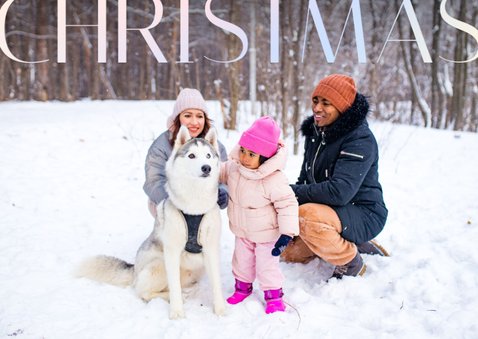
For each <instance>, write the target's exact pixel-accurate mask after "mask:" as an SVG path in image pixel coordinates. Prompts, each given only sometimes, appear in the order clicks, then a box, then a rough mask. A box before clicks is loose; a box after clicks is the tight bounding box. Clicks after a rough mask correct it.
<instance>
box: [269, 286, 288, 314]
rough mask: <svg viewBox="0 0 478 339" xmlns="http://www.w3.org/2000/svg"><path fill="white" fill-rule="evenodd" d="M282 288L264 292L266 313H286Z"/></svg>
mask: <svg viewBox="0 0 478 339" xmlns="http://www.w3.org/2000/svg"><path fill="white" fill-rule="evenodd" d="M283 295H284V293H282V288H279V289H277V290H267V291H264V299H265V300H266V313H267V314H269V313H274V312H284V311H285V304H284V302H283V301H282V296H283Z"/></svg>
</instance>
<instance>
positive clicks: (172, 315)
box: [169, 308, 184, 320]
mask: <svg viewBox="0 0 478 339" xmlns="http://www.w3.org/2000/svg"><path fill="white" fill-rule="evenodd" d="M181 318H184V310H182V309H173V308H171V309H170V310H169V319H171V320H175V319H181Z"/></svg>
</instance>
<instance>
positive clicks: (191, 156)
mask: <svg viewBox="0 0 478 339" xmlns="http://www.w3.org/2000/svg"><path fill="white" fill-rule="evenodd" d="M195 157H196V156H195V155H194V154H192V153H191V154H189V155H188V158H189V159H194V158H195Z"/></svg>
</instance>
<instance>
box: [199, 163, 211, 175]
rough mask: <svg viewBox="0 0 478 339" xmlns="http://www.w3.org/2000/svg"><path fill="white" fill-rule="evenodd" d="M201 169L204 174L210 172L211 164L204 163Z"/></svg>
mask: <svg viewBox="0 0 478 339" xmlns="http://www.w3.org/2000/svg"><path fill="white" fill-rule="evenodd" d="M201 171H202V172H203V173H204V174H209V172H211V166H209V165H202V167H201Z"/></svg>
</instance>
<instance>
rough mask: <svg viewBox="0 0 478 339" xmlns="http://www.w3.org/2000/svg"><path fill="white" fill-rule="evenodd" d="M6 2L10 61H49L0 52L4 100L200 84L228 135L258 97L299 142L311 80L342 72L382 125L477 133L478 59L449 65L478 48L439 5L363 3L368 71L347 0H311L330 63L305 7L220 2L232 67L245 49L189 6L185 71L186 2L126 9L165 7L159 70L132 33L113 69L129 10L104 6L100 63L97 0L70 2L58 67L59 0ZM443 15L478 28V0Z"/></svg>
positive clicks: (152, 91)
mask: <svg viewBox="0 0 478 339" xmlns="http://www.w3.org/2000/svg"><path fill="white" fill-rule="evenodd" d="M8 2H11V4H10V7H9V9H8V12H7V13H6V18H5V33H6V34H5V39H6V43H7V44H8V47H9V49H10V51H11V52H12V54H13V55H15V56H17V57H18V58H19V59H22V60H45V59H49V61H48V62H44V63H22V62H17V61H14V60H12V59H11V58H9V57H8V56H6V55H5V54H4V53H2V52H0V100H1V101H6V100H38V101H49V100H60V101H74V100H80V99H83V98H90V99H92V100H104V99H129V100H131V99H137V100H143V99H175V97H176V95H177V93H178V92H179V90H180V88H182V87H195V88H198V89H200V90H201V92H202V93H203V95H204V96H205V98H206V99H209V100H219V102H220V103H221V111H222V115H223V123H224V126H223V127H224V128H226V129H235V128H236V122H237V116H236V114H237V110H238V103H239V101H241V100H252V101H253V102H256V103H257V104H256V105H252V106H251V110H254V111H258V112H259V113H261V114H270V115H272V116H274V117H275V118H276V119H277V120H278V121H281V122H282V126H283V132H284V135H285V136H289V135H291V134H294V138H295V140H297V138H298V136H297V135H296V133H297V130H298V126H299V124H300V122H301V121H302V120H303V118H304V116H305V115H307V114H309V112H310V111H309V102H310V98H309V96H310V93H311V91H312V90H313V88H314V87H315V85H316V83H317V82H318V81H319V80H320V79H321V78H322V77H323V76H325V75H327V74H330V73H334V72H340V73H347V74H350V75H352V76H353V77H354V78H355V79H356V81H357V83H358V88H359V90H360V91H361V92H362V93H364V94H366V95H368V96H370V98H371V103H372V114H373V118H375V119H377V120H386V121H392V122H400V123H405V124H412V125H417V126H426V127H433V128H439V129H453V130H463V131H474V132H476V131H477V130H478V117H477V115H478V112H477V111H478V108H477V99H478V61H472V62H461V63H459V62H451V61H449V60H454V61H460V60H468V59H470V58H471V57H472V56H473V55H475V54H476V50H477V49H478V45H477V41H476V40H475V39H473V37H472V36H471V35H470V34H467V33H466V32H464V31H462V30H459V29H457V28H456V27H453V26H450V25H448V24H447V23H446V22H445V21H444V19H443V17H442V16H441V15H440V10H439V8H440V4H441V3H442V2H443V1H439V0H421V1H402V0H393V1H388V0H361V1H359V4H360V8H361V17H362V24H363V29H364V38H365V52H366V62H365V63H363V62H359V60H358V49H357V45H356V38H355V31H354V20H355V18H354V17H353V15H351V14H350V17H349V18H348V20H347V17H348V14H349V11H350V8H351V5H352V2H353V1H352V0H344V1H332V0H319V1H316V4H317V6H318V8H319V10H320V15H321V18H322V20H323V23H324V27H325V29H326V32H327V36H328V39H329V41H330V45H331V47H332V50H333V52H334V53H335V56H336V57H335V60H334V62H327V60H326V57H325V54H324V49H323V47H322V42H321V38H320V37H319V34H318V31H317V29H316V28H315V26H314V21H313V20H312V17H311V16H310V15H309V17H308V14H309V13H310V12H309V10H308V8H309V5H310V4H309V1H306V0H302V1H298V0H297V1H296V0H294V1H292V0H288V1H287V0H281V1H274V0H267V1H266V0H260V1H247V0H244V1H237V0H236V1H234V0H213V1H212V2H211V3H210V5H211V9H212V12H213V13H214V15H215V16H217V17H219V18H221V19H222V20H225V21H227V22H230V23H233V24H234V25H236V26H238V27H240V28H241V29H242V30H243V31H244V32H245V33H246V35H247V38H248V42H249V46H248V52H247V54H246V55H245V56H244V57H243V58H241V59H240V60H239V61H236V62H230V63H220V62H216V61H212V60H233V59H234V58H237V57H238V55H239V54H240V53H241V49H242V47H243V45H242V42H241V40H240V39H239V38H238V36H237V35H235V34H231V33H230V32H227V31H226V30H223V29H221V28H219V27H218V26H216V25H214V24H212V23H211V21H210V20H208V19H207V17H206V15H205V10H204V8H205V4H206V1H205V0H203V1H197V0H194V1H189V5H188V6H189V11H188V13H187V15H188V17H189V59H190V61H191V62H189V63H180V62H179V60H180V34H181V31H180V27H181V13H180V3H181V1H179V0H174V1H173V0H163V1H159V0H155V1H153V0H151V1H144V0H142V1H139V0H129V1H127V27H129V28H144V27H148V26H149V25H151V23H152V21H153V19H154V13H155V5H156V3H160V4H162V6H163V15H162V18H161V21H160V23H159V24H158V25H157V26H156V27H154V28H152V29H151V30H150V32H151V33H152V35H153V37H154V38H155V41H156V43H157V44H158V46H159V47H160V49H161V51H162V53H163V54H164V56H165V58H166V60H167V62H163V63H160V62H158V61H157V59H156V58H155V56H154V55H153V53H152V52H151V49H150V47H149V46H148V45H147V43H146V42H145V39H144V38H143V36H141V34H140V33H139V31H137V30H136V31H128V33H127V34H128V35H127V39H128V43H127V62H126V63H120V62H118V21H119V20H118V14H119V11H118V8H119V3H120V2H122V1H117V0H107V1H106V5H107V60H106V62H98V27H95V26H87V25H97V24H98V5H99V2H100V1H97V0H85V1H66V11H67V12H66V13H67V15H66V19H67V24H68V25H78V26H77V27H67V30H66V33H67V39H66V43H67V45H66V62H64V63H61V62H58V58H57V42H58V41H57V40H58V39H57V37H58V36H57V27H58V26H57V24H58V23H57V20H58V15H57V4H58V1H57V0H41V1H38V0H33V1H32V0H14V1H13V0H1V1H0V3H1V4H2V6H3V5H5V4H6V3H8ZM123 2H124V0H123ZM182 2H184V0H183V1H182ZM186 2H188V1H186ZM277 2H278V6H279V17H278V18H279V23H278V25H279V32H280V40H279V43H280V49H279V53H280V54H279V56H280V58H279V60H278V62H271V60H270V58H271V57H270V54H271V53H270V49H271V6H272V3H277ZM405 3H411V4H412V5H413V9H414V13H415V14H416V18H417V20H418V23H419V27H420V30H421V32H422V33H423V36H424V38H425V41H426V47H427V49H428V51H429V53H430V56H431V59H432V62H431V63H426V62H424V60H423V55H422V53H421V52H420V50H419V48H418V45H417V41H416V35H415V34H414V32H413V29H412V25H411V21H410V20H411V19H410V17H409V15H408V13H407V12H406V11H405V10H404V7H403V5H404V4H405ZM446 11H447V13H448V14H449V15H450V16H452V17H454V18H455V19H457V20H460V21H462V22H465V23H467V24H468V25H470V26H472V27H478V2H477V1H467V0H452V1H450V0H449V1H446ZM397 14H399V15H398V16H397ZM397 17H398V19H397V20H396V18H397ZM395 20H396V21H395ZM346 22H347V23H346ZM342 34H343V36H342ZM407 40H410V41H407ZM304 41H306V44H304ZM211 59H212V60H211ZM446 59H448V61H447V60H446ZM253 113H254V112H253ZM296 152H297V149H295V150H294V153H296Z"/></svg>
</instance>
